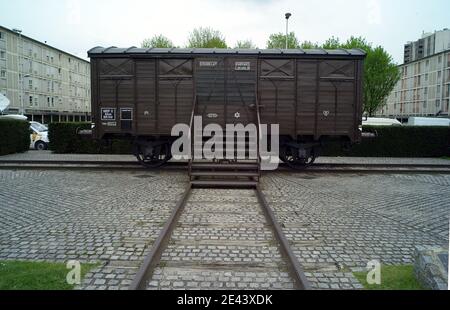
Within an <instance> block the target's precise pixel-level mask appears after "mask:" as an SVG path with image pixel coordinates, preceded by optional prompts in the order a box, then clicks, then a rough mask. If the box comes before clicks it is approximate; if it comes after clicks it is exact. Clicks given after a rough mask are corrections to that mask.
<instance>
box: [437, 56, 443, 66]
mask: <svg viewBox="0 0 450 310" xmlns="http://www.w3.org/2000/svg"><path fill="white" fill-rule="evenodd" d="M441 62H442V56H439V57H438V63H439V64H440V63H441Z"/></svg>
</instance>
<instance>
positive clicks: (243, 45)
mask: <svg viewBox="0 0 450 310" xmlns="http://www.w3.org/2000/svg"><path fill="white" fill-rule="evenodd" d="M234 48H256V45H255V44H253V42H252V40H243V41H237V42H236V46H235V47H234Z"/></svg>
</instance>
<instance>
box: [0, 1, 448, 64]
mask: <svg viewBox="0 0 450 310" xmlns="http://www.w3.org/2000/svg"><path fill="white" fill-rule="evenodd" d="M0 3H1V5H0V8H1V10H0V25H2V26H5V27H7V28H20V29H22V30H23V34H25V35H27V36H30V37H32V38H35V39H37V40H40V41H47V42H48V44H50V45H53V46H55V47H58V48H60V49H62V50H65V51H67V52H70V53H73V54H75V55H77V56H80V57H83V58H86V51H87V50H89V49H90V48H91V47H94V46H98V45H100V46H111V45H114V46H119V47H129V46H133V45H134V46H138V45H140V43H141V42H142V40H143V39H144V38H146V37H151V36H153V35H154V34H159V33H162V34H164V35H166V36H167V37H169V38H170V39H171V40H172V41H173V42H174V43H175V44H176V45H179V46H183V45H185V44H186V43H187V37H188V35H189V32H190V31H191V30H192V29H193V28H194V27H199V26H210V27H213V28H215V29H217V30H220V31H221V32H222V33H223V34H224V36H225V38H226V40H227V43H228V45H230V46H234V44H235V43H236V41H237V40H243V39H252V40H253V42H254V43H255V44H256V45H257V46H258V47H260V48H264V47H265V45H266V42H267V38H268V36H269V35H270V34H271V33H276V32H284V31H285V19H284V13H285V12H291V13H292V17H291V19H290V30H292V31H295V33H296V35H297V37H298V38H299V40H301V41H304V40H309V41H313V42H323V41H324V40H326V39H327V38H329V37H331V36H336V37H339V38H341V39H342V40H345V39H347V38H348V37H349V36H351V35H356V36H364V37H366V38H367V40H368V41H370V42H373V43H374V44H376V45H382V46H384V47H385V48H386V49H387V51H388V52H389V53H391V54H392V55H393V57H394V59H395V61H396V62H398V63H401V62H402V61H403V44H404V43H405V42H406V41H411V40H416V39H418V38H419V37H420V36H421V34H422V32H423V31H426V32H433V31H434V30H441V29H443V28H446V27H447V28H450V3H449V1H448V0H428V1H423V0H321V1H312V0H281V1H275V0H210V1H200V0H185V1H182V0H181V1H178V0H159V1H152V0H146V1H144V0H62V1H61V0H34V1H33V0H0Z"/></svg>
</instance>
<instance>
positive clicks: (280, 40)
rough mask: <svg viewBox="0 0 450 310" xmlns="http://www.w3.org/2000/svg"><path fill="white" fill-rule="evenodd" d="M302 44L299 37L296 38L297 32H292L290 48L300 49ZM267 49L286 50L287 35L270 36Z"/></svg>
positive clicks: (276, 34) (289, 42) (290, 34)
mask: <svg viewBox="0 0 450 310" xmlns="http://www.w3.org/2000/svg"><path fill="white" fill-rule="evenodd" d="M299 47H300V44H299V42H298V39H297V37H296V36H295V32H291V33H289V35H288V48H299ZM267 48H281V49H285V48H286V34H282V33H274V34H271V35H270V36H269V40H268V41H267Z"/></svg>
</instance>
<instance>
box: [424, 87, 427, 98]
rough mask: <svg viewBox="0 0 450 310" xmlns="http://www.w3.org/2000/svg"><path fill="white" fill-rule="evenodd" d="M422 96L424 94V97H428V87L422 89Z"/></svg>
mask: <svg viewBox="0 0 450 310" xmlns="http://www.w3.org/2000/svg"><path fill="white" fill-rule="evenodd" d="M423 94H424V95H425V96H426V95H428V87H425V88H424V90H423Z"/></svg>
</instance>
